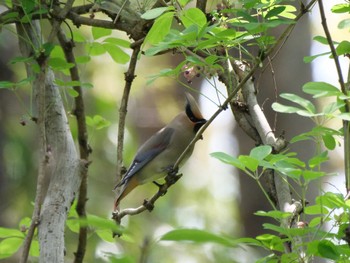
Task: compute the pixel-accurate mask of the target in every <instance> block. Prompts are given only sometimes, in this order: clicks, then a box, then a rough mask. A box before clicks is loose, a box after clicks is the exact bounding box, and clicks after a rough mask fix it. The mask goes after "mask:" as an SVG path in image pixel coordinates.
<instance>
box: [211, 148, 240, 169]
mask: <svg viewBox="0 0 350 263" xmlns="http://www.w3.org/2000/svg"><path fill="white" fill-rule="evenodd" d="M210 156H211V157H214V158H216V159H218V160H220V161H221V162H223V163H227V164H230V165H232V166H234V167H237V168H238V169H240V170H244V169H245V165H244V164H243V163H242V162H241V161H240V160H238V159H237V158H235V157H233V156H231V155H228V154H226V153H223V152H214V153H211V154H210Z"/></svg>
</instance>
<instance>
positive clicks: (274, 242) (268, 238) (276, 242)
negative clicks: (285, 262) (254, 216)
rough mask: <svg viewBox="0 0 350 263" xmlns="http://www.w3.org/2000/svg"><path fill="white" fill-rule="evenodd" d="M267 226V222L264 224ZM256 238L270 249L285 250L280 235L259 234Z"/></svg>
mask: <svg viewBox="0 0 350 263" xmlns="http://www.w3.org/2000/svg"><path fill="white" fill-rule="evenodd" d="M269 225H271V224H269ZM265 227H267V224H264V228H265ZM279 229H281V230H282V228H279ZM256 239H257V240H259V241H260V242H262V243H263V244H264V246H265V247H266V248H268V249H270V250H277V251H283V241H282V239H281V238H280V237H278V236H275V235H271V234H263V235H260V236H257V237H256Z"/></svg>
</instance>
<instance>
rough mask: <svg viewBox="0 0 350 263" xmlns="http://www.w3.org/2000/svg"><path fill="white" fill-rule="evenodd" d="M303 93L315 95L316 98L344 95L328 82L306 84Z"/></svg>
mask: <svg viewBox="0 0 350 263" xmlns="http://www.w3.org/2000/svg"><path fill="white" fill-rule="evenodd" d="M302 89H303V91H304V92H305V93H307V94H311V95H313V97H314V98H320V97H329V96H338V95H340V94H342V93H341V92H340V91H339V89H337V88H336V87H334V86H333V85H331V84H329V83H326V82H308V83H306V84H304V86H303V88H302Z"/></svg>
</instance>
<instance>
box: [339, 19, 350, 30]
mask: <svg viewBox="0 0 350 263" xmlns="http://www.w3.org/2000/svg"><path fill="white" fill-rule="evenodd" d="M349 27H350V19H344V20H342V21H340V22H339V24H338V28H339V29H345V28H349Z"/></svg>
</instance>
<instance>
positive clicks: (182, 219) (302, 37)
mask: <svg viewBox="0 0 350 263" xmlns="http://www.w3.org/2000/svg"><path fill="white" fill-rule="evenodd" d="M328 2H330V1H328ZM328 2H327V1H325V4H330V3H328ZM331 4H332V5H333V4H335V1H332V3H331ZM213 6H215V5H214V4H213ZM329 8H330V7H329V6H328V7H326V10H329ZM209 9H210V7H209ZM317 10H318V9H317V8H315V9H314V10H313V11H312V13H311V14H309V15H307V16H305V17H304V18H303V19H302V21H301V22H300V23H298V25H297V26H296V28H295V30H294V31H293V33H292V35H291V36H290V38H289V39H288V41H287V43H286V45H285V46H284V47H283V49H282V50H281V52H280V54H279V55H278V56H277V58H276V59H275V60H274V61H273V69H274V75H273V74H271V70H266V71H265V72H263V73H262V74H260V73H258V74H256V76H255V79H256V82H257V84H258V87H259V95H258V96H259V100H260V103H261V104H263V105H264V112H265V113H266V114H267V115H268V117H269V121H270V124H271V126H272V127H273V129H275V130H276V134H277V135H279V134H282V133H284V132H285V137H286V138H287V140H288V139H290V138H292V137H293V136H295V135H297V134H299V133H302V132H305V131H307V130H309V129H310V128H311V127H312V123H311V122H310V121H308V120H307V119H303V118H301V117H297V116H292V115H288V116H285V115H278V116H277V122H276V125H275V127H274V123H275V117H276V116H275V114H274V113H273V112H272V110H271V104H272V103H273V102H274V101H275V100H276V92H277V93H282V92H293V93H296V94H299V95H300V94H301V92H300V91H301V87H302V85H303V84H304V83H305V82H308V81H327V82H330V83H332V84H334V85H336V86H337V77H336V74H335V70H334V65H333V61H332V60H329V59H328V58H326V57H322V58H319V59H316V60H315V61H314V62H313V63H312V64H305V63H303V57H304V56H309V55H314V54H318V53H321V52H324V51H325V50H322V48H326V46H321V45H317V44H315V43H314V42H312V38H313V36H315V35H323V32H322V28H321V24H320V18H319V15H318V12H317ZM327 15H329V17H328V22H329V26H330V28H332V31H331V32H332V34H333V37H334V40H337V39H338V38H339V39H344V35H342V34H344V31H338V30H337V24H338V22H339V21H340V20H341V17H340V16H339V15H337V16H334V15H332V14H327ZM13 30H14V28H13V27H11V28H10V30H2V31H1V32H0V53H1V54H2V56H0V80H9V81H19V80H21V79H23V78H25V77H26V76H25V69H24V67H23V65H20V64H9V63H8V62H9V60H10V59H11V58H13V57H15V56H18V55H19V53H18V48H17V40H16V36H15V35H14V34H13V33H11V31H13ZM79 30H80V32H81V34H82V35H83V37H84V38H85V40H86V41H93V40H92V38H91V29H90V28H88V27H82V28H81V29H79ZM275 33H276V34H279V33H280V32H275ZM346 33H348V32H346ZM338 34H340V35H338ZM114 35H115V36H117V37H121V38H126V36H125V35H124V34H122V33H118V32H116V33H114ZM80 49H81V45H79V43H78V45H77V50H78V52H80V53H84V52H85V53H86V52H88V51H84V50H80ZM180 61H181V58H180V57H178V56H171V55H163V56H161V57H152V58H150V57H144V56H142V57H141V60H140V61H139V62H138V65H137V69H136V75H137V78H136V79H135V81H134V83H133V87H132V91H131V95H130V96H131V97H130V103H129V109H128V115H127V130H126V137H125V150H124V158H125V159H124V161H125V165H126V166H128V165H129V164H130V162H131V161H132V158H133V156H134V154H135V152H136V150H137V148H138V147H139V145H140V144H142V143H143V142H144V141H145V140H146V139H147V138H149V137H150V136H151V135H152V134H153V133H154V132H156V131H157V130H159V129H160V128H162V127H163V126H164V125H165V124H166V123H168V122H169V121H170V120H171V119H172V118H173V117H174V116H175V115H177V114H178V113H179V112H180V111H182V110H183V109H184V104H185V98H184V92H185V91H188V89H187V88H186V87H184V86H182V85H180V84H179V83H178V82H177V81H175V80H173V79H170V78H160V79H158V80H156V81H155V82H154V83H152V84H151V85H146V82H147V80H148V78H149V77H150V76H151V75H154V74H157V73H159V71H160V70H162V69H164V68H173V67H175V66H177V65H178V63H179V62H180ZM342 61H343V62H345V61H346V60H345V59H344V60H342ZM126 70H127V65H118V64H116V63H114V62H113V61H112V59H111V58H110V57H109V56H108V55H104V56H98V57H92V60H91V61H90V62H89V63H88V64H86V65H83V66H81V67H80V73H81V79H82V80H83V82H90V83H92V84H93V88H92V89H86V90H84V99H85V102H86V114H87V115H88V116H94V115H100V116H102V117H103V118H105V119H106V120H108V121H109V122H110V123H111V125H110V126H108V127H106V128H103V129H98V130H97V129H94V128H92V127H89V144H90V146H91V147H92V149H93V152H92V154H91V156H90V159H91V160H92V164H91V165H90V167H89V179H88V188H89V190H88V191H89V192H88V197H89V200H88V202H87V212H88V213H91V214H96V215H99V216H101V217H106V218H110V217H111V212H112V208H113V200H114V193H113V192H112V189H113V186H114V184H115V183H117V181H116V175H115V174H116V141H117V126H118V109H119V106H120V100H121V96H122V92H123V87H124V72H125V71H126ZM346 71H347V69H346V65H345V63H344V72H346ZM273 78H275V79H276V83H277V86H275V85H274V84H273ZM182 81H184V82H185V81H186V80H185V79H184V78H183V79H182ZM212 81H214V80H212ZM216 84H217V85H218V89H219V90H220V91H221V92H222V93H223V94H226V92H225V88H224V87H222V86H221V84H220V83H219V81H218V80H216ZM189 85H190V87H191V88H192V91H191V92H192V94H193V95H194V96H195V97H196V98H197V100H198V102H199V104H200V108H201V110H202V113H203V115H204V117H205V118H207V119H208V118H210V116H211V115H212V114H213V113H214V112H215V111H216V109H217V105H215V104H214V103H213V102H211V101H210V100H208V99H207V98H206V97H209V98H212V99H213V100H216V101H215V102H216V104H220V101H218V100H217V99H216V98H217V95H216V91H215V90H214V89H213V87H212V86H211V85H209V84H208V83H207V82H205V81H202V79H201V78H197V79H195V80H194V81H193V83H192V84H189ZM62 96H63V98H64V101H65V105H66V109H67V112H68V114H69V112H70V111H71V110H72V109H73V100H72V98H71V97H70V96H69V95H68V94H67V92H66V90H65V89H64V88H62ZM219 99H220V100H221V101H223V100H224V98H223V97H220V96H219ZM34 112H35V111H34V109H33V100H32V98H31V91H30V87H21V88H18V89H16V90H14V91H11V90H8V89H0V123H1V125H0V200H1V202H0V226H2V227H11V228H17V227H18V223H19V222H20V220H21V219H23V218H25V217H31V214H32V209H33V202H34V198H35V196H34V195H35V189H36V178H37V168H38V149H37V145H38V143H37V142H38V138H37V134H38V133H37V127H36V125H35V124H34V123H33V122H32V121H30V120H29V116H31V115H33V114H35V113H34ZM69 116H70V117H69V121H70V124H71V128H72V132H73V134H74V136H76V125H75V118H74V116H72V115H70V114H69ZM332 125H339V124H337V123H335V124H332ZM333 127H334V126H333ZM301 144H302V145H299V144H295V145H291V149H292V150H293V151H297V152H298V153H299V154H300V156H301V158H305V159H308V158H309V157H310V156H311V155H312V154H313V153H314V148H313V145H312V144H308V145H305V144H304V143H301ZM252 147H254V142H253V141H251V139H250V138H249V137H248V136H246V135H245V134H244V133H243V132H242V131H241V130H240V128H239V127H238V126H236V124H235V121H234V119H233V117H232V113H231V112H230V110H227V111H225V112H223V113H222V114H221V115H220V116H219V117H218V118H217V119H216V120H215V121H214V122H213V124H212V125H211V126H210V127H209V128H208V129H207V130H206V131H205V133H204V139H203V140H200V141H198V142H197V144H196V148H195V151H194V154H193V155H192V157H191V159H190V160H189V161H188V162H187V163H186V164H185V165H184V166H183V167H182V169H181V171H182V173H183V174H184V176H183V177H182V178H181V180H180V181H179V182H178V183H177V184H175V185H174V186H173V187H172V188H170V189H169V191H168V193H167V194H166V196H164V197H163V198H161V199H159V201H158V202H157V203H156V207H155V209H154V211H153V212H152V213H149V212H144V213H142V214H140V215H136V216H132V217H124V218H123V220H122V225H123V226H125V227H126V228H127V229H128V233H127V234H126V235H125V236H123V237H122V238H120V239H119V240H118V239H117V242H115V243H108V242H103V241H101V239H99V238H98V237H97V236H96V235H95V234H93V233H92V232H91V235H90V236H89V242H88V249H87V255H86V258H85V262H105V261H107V259H108V256H109V255H111V254H113V255H117V257H122V256H123V255H124V254H125V253H126V254H128V259H129V260H131V261H130V262H135V261H138V260H139V258H140V255H141V254H142V253H146V254H147V256H148V262H164V263H167V262H188V263H192V262H233V260H235V261H236V262H242V263H243V262H254V259H255V258H258V257H260V256H261V253H263V252H262V251H256V250H254V249H252V248H247V247H238V248H227V247H223V246H220V245H214V244H205V245H200V246H199V245H194V244H190V243H184V244H181V243H174V242H165V241H161V242H158V239H159V237H160V236H161V235H162V234H164V233H166V232H168V231H169V230H172V229H174V228H199V229H205V230H208V231H212V232H215V233H224V234H225V235H228V236H231V237H242V236H251V237H255V236H257V235H259V234H261V233H262V230H263V229H262V223H263V222H265V220H266V218H260V217H258V216H255V215H254V214H253V213H254V212H256V211H258V210H265V211H266V210H269V209H270V207H269V205H268V203H267V201H266V200H265V197H264V196H263V195H262V193H261V192H260V190H259V189H258V186H257V185H256V184H255V182H254V181H252V180H251V179H250V178H248V177H247V176H244V175H242V174H240V173H239V172H238V171H237V170H234V169H233V168H232V167H230V166H228V165H225V164H222V163H221V162H219V161H218V160H216V159H213V158H211V157H210V156H209V154H210V153H212V152H218V151H223V152H226V153H228V154H231V155H234V156H237V155H238V154H248V153H249V151H250V149H251V148H252ZM342 158H343V155H342V151H341V149H340V150H339V151H334V152H333V153H332V159H333V160H334V162H333V163H332V165H331V166H330V167H328V168H327V169H329V170H330V171H333V172H337V169H338V168H337V167H339V166H340V163H339V162H342ZM339 178H343V177H342V176H341V175H340V176H339ZM327 180H328V179H327ZM341 180H342V179H341ZM335 183H336V184H337V186H338V187H339V188H340V190H344V189H343V188H342V187H343V185H344V184H343V182H342V181H340V182H335ZM325 185H326V186H329V184H328V183H325ZM320 187H321V186H320V185H315V187H314V188H313V189H310V193H309V195H310V197H309V199H310V200H313V196H314V195H315V194H317V193H318V192H319V191H320ZM331 190H332V189H331ZM333 190H334V191H336V189H333ZM155 191H157V187H156V186H155V185H153V184H148V185H144V186H141V187H138V188H137V189H136V190H135V191H133V192H132V193H131V194H130V195H128V196H127V198H125V199H124V200H123V201H122V204H121V207H122V208H126V207H136V206H139V205H140V204H141V203H142V202H143V200H144V199H145V198H148V197H151V196H152V195H153V194H154V193H155ZM66 239H67V247H66V250H67V262H68V261H71V260H72V258H73V252H74V251H75V250H76V245H75V243H76V240H77V235H76V234H75V233H72V232H71V231H70V230H67V234H66ZM145 251H147V252H145ZM5 261H6V262H16V261H17V258H16V257H15V258H13V259H12V260H9V259H6V260H5ZM5 261H4V260H3V261H1V260H0V262H5ZM33 262H35V259H33ZM126 262H127V261H126Z"/></svg>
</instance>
